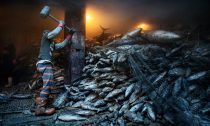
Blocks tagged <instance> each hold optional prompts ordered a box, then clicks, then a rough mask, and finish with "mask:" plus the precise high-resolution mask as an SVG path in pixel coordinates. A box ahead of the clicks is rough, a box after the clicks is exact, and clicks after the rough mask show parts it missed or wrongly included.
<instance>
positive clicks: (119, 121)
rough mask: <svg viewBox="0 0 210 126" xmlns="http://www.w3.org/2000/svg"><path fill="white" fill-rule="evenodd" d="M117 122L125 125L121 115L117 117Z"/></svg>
mask: <svg viewBox="0 0 210 126" xmlns="http://www.w3.org/2000/svg"><path fill="white" fill-rule="evenodd" d="M117 123H118V125H119V126H125V125H126V124H125V120H124V119H123V118H122V117H120V118H118V119H117Z"/></svg>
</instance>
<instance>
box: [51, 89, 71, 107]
mask: <svg viewBox="0 0 210 126" xmlns="http://www.w3.org/2000/svg"><path fill="white" fill-rule="evenodd" d="M68 93H69V92H68V91H66V92H64V93H61V94H60V95H59V96H58V97H57V98H56V99H55V100H54V102H53V106H54V107H56V108H60V107H62V106H63V105H64V104H65V100H66V99H67V96H68Z"/></svg>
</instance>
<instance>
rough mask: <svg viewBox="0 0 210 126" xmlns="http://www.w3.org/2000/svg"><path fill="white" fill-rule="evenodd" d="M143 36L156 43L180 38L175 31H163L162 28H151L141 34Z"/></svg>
mask: <svg viewBox="0 0 210 126" xmlns="http://www.w3.org/2000/svg"><path fill="white" fill-rule="evenodd" d="M143 37H144V38H146V39H147V40H149V41H150V42H157V43H170V42H175V41H177V40H180V39H182V37H181V36H180V35H178V34H176V33H173V32H169V31H163V30H153V31H150V32H147V33H145V34H143Z"/></svg>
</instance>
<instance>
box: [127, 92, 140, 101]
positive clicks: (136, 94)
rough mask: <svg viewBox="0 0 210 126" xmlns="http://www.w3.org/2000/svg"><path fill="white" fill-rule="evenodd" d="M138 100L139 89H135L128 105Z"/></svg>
mask: <svg viewBox="0 0 210 126" xmlns="http://www.w3.org/2000/svg"><path fill="white" fill-rule="evenodd" d="M138 98H139V89H136V90H135V91H134V92H133V93H132V94H131V96H130V98H129V103H133V102H135V101H136V100H137V99H138Z"/></svg>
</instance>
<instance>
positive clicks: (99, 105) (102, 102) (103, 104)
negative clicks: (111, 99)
mask: <svg viewBox="0 0 210 126" xmlns="http://www.w3.org/2000/svg"><path fill="white" fill-rule="evenodd" d="M105 105H106V102H105V101H104V100H103V99H100V100H97V101H96V102H95V103H94V106H95V107H101V106H105Z"/></svg>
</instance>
